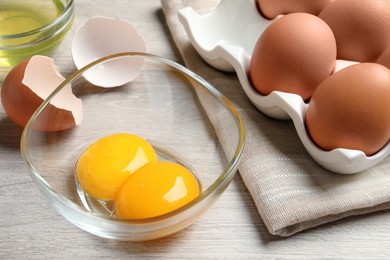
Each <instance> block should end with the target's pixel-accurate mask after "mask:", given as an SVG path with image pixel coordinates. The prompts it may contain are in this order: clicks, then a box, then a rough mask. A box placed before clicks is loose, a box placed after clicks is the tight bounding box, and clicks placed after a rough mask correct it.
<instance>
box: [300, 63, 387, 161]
mask: <svg viewBox="0 0 390 260" xmlns="http://www.w3.org/2000/svg"><path fill="white" fill-rule="evenodd" d="M389 111H390V70H389V69H387V68H386V67H384V66H382V65H380V64H376V63H360V64H356V65H352V66H350V67H347V68H345V69H342V70H340V71H338V72H336V73H334V74H333V75H332V76H330V77H329V78H328V79H327V80H325V81H324V82H322V83H321V85H320V86H319V87H318V88H317V89H316V91H315V92H314V94H313V96H312V98H311V100H310V103H309V106H308V109H307V113H306V127H307V131H308V133H309V135H310V136H311V138H312V140H313V141H314V143H316V144H317V146H318V147H320V148H321V149H323V150H332V149H335V148H347V149H355V150H361V151H363V152H364V153H366V155H368V156H370V155H373V154H375V153H376V152H377V151H379V150H380V149H381V148H382V147H383V146H384V145H385V144H386V143H387V142H388V140H389V138H390V116H389Z"/></svg>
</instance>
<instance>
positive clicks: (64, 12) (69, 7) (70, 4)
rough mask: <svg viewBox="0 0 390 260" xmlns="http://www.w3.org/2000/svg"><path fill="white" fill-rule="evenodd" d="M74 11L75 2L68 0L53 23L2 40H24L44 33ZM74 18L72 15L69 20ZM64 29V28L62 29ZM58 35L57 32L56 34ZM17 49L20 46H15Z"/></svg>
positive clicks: (0, 38)
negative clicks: (23, 38)
mask: <svg viewBox="0 0 390 260" xmlns="http://www.w3.org/2000/svg"><path fill="white" fill-rule="evenodd" d="M73 10H74V1H73V0H68V3H67V5H66V6H65V8H64V10H62V12H61V14H60V15H59V16H57V17H56V18H55V19H54V20H53V21H51V22H50V23H48V24H46V25H44V26H41V27H39V28H36V29H34V30H31V31H27V32H22V33H16V34H4V35H0V40H12V39H18V38H22V37H27V36H31V35H34V34H36V33H40V32H44V31H46V30H48V29H50V28H52V27H54V26H55V25H57V24H58V23H59V22H61V21H62V20H63V19H64V18H66V17H67V16H69V13H73ZM72 17H73V15H70V18H69V20H71V18H72ZM61 28H62V27H61ZM55 34H57V31H56V33H55ZM15 47H18V46H15Z"/></svg>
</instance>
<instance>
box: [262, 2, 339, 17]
mask: <svg viewBox="0 0 390 260" xmlns="http://www.w3.org/2000/svg"><path fill="white" fill-rule="evenodd" d="M332 1H334V0H257V5H258V7H259V9H260V11H261V13H262V14H263V15H264V16H265V17H266V18H268V19H273V18H275V17H276V16H278V15H282V14H290V13H297V12H303V13H310V14H314V15H318V14H319V13H320V12H321V11H322V9H323V8H324V7H325V6H326V5H328V4H329V3H330V2H332Z"/></svg>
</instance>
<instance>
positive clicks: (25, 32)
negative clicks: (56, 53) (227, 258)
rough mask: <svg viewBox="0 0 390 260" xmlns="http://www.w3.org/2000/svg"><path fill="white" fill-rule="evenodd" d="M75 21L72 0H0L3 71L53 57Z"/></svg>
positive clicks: (0, 44)
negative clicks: (41, 57)
mask: <svg viewBox="0 0 390 260" xmlns="http://www.w3.org/2000/svg"><path fill="white" fill-rule="evenodd" d="M73 18H74V2H73V0H1V1H0V69H8V68H11V67H13V66H14V65H16V64H18V63H20V62H21V61H22V60H24V59H26V58H28V57H30V56H32V55H36V54H41V55H50V54H51V53H52V51H53V50H54V49H55V48H56V47H57V46H58V44H59V43H60V42H61V40H62V39H63V37H64V36H65V34H66V33H67V32H68V31H69V29H70V27H71V25H72V22H73Z"/></svg>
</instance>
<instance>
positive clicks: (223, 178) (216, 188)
mask: <svg viewBox="0 0 390 260" xmlns="http://www.w3.org/2000/svg"><path fill="white" fill-rule="evenodd" d="M123 57H143V58H146V59H150V60H153V61H157V62H160V63H162V64H165V65H168V66H169V67H170V68H173V69H175V70H177V71H178V72H180V73H182V74H183V75H185V76H187V77H189V78H191V79H193V80H195V81H196V82H198V83H199V84H201V85H202V86H203V87H204V88H205V89H206V90H207V91H209V92H210V93H211V94H212V95H213V96H214V97H216V98H217V99H218V100H219V101H220V102H221V103H222V104H223V105H224V106H225V108H226V109H227V110H228V111H229V113H230V114H231V115H232V117H233V118H234V121H235V124H236V126H237V129H238V132H239V134H238V138H239V140H238V144H237V147H236V149H235V151H234V154H233V155H232V156H231V157H232V159H231V160H230V161H229V162H228V164H227V165H226V166H225V168H224V170H223V171H222V172H221V173H220V174H219V176H218V178H217V179H216V180H214V182H213V183H212V184H211V185H210V186H209V187H208V188H207V189H206V190H203V191H202V193H201V194H200V195H199V196H198V197H197V198H195V199H194V200H192V201H191V202H189V203H187V204H186V205H184V206H182V207H179V208H178V209H176V210H173V211H171V212H168V213H165V214H163V215H159V216H156V217H151V218H144V219H120V218H112V217H109V216H103V215H96V214H94V213H93V212H88V211H87V210H86V209H84V208H83V207H81V206H80V205H77V204H76V203H75V202H73V201H71V200H69V199H67V198H66V197H64V196H62V195H61V194H59V193H57V192H56V191H55V190H54V189H53V188H52V187H51V186H50V184H49V183H47V182H46V181H45V179H44V178H43V177H42V176H41V175H40V174H39V173H38V171H37V170H36V169H35V167H34V165H33V164H32V162H31V161H30V159H29V156H28V152H27V147H26V144H27V143H28V137H29V133H30V131H32V128H33V127H32V125H33V123H34V121H35V119H36V118H37V117H38V116H39V114H40V113H41V112H42V110H43V109H44V108H45V107H46V106H47V105H48V104H49V103H50V101H51V100H52V99H53V98H54V97H55V96H56V95H57V94H58V93H59V92H60V91H61V90H62V89H63V88H64V87H65V86H66V85H68V84H71V83H72V82H73V81H75V80H76V79H78V78H80V77H82V75H83V73H84V72H85V71H87V70H88V69H90V68H92V67H94V66H97V65H101V64H103V63H106V62H108V61H112V60H115V59H120V58H123ZM245 140H246V129H245V125H244V122H243V120H242V118H241V116H240V114H239V112H238V110H237V109H236V108H235V106H234V105H233V104H232V103H231V101H230V100H229V99H228V98H226V97H225V96H224V95H223V94H222V93H221V92H220V91H219V90H217V89H216V88H215V87H213V86H212V85H211V84H210V83H208V82H207V81H206V80H204V79H203V78H202V77H200V76H199V75H197V74H196V73H194V72H193V71H191V70H189V69H188V68H186V67H184V66H183V65H180V64H179V63H177V62H175V61H172V60H169V59H167V58H163V57H161V56H158V55H154V54H150V53H146V52H122V53H115V54H112V55H108V56H105V57H103V58H100V59H97V60H95V61H93V62H91V63H89V64H88V65H86V66H84V67H82V68H80V69H79V70H77V71H75V72H74V73H72V74H71V75H70V76H68V77H67V78H66V79H65V80H64V81H63V82H62V83H61V84H60V85H59V86H58V87H56V89H55V90H54V91H53V92H52V93H50V95H49V96H48V97H47V98H46V99H45V100H44V101H43V102H42V104H41V105H40V106H39V107H38V108H37V110H36V111H35V112H34V113H33V115H32V116H31V117H30V119H29V120H28V122H27V124H26V126H25V128H24V129H23V132H22V135H21V141H20V149H21V154H22V157H23V159H24V161H25V163H26V164H27V167H28V169H29V171H30V174H31V175H33V177H35V179H34V181H40V184H41V185H39V186H43V187H45V188H46V190H45V193H46V192H50V193H51V194H52V195H53V196H54V198H57V200H59V201H60V202H61V203H62V204H63V205H66V206H67V207H68V208H71V209H72V210H74V211H77V212H79V213H81V214H83V215H87V216H88V217H90V218H97V219H104V220H106V221H110V222H118V223H122V224H123V223H124V224H148V223H149V224H150V223H155V222H158V221H163V220H167V219H170V218H172V217H174V216H176V215H180V214H181V213H183V212H185V211H187V210H189V209H190V208H193V207H195V206H196V205H198V204H201V202H203V201H205V199H207V198H208V197H209V196H211V195H213V194H215V195H217V194H220V193H222V191H223V190H224V189H225V188H226V187H227V186H228V184H229V183H230V181H231V180H232V179H233V177H234V176H235V174H236V171H237V168H238V165H239V161H240V158H241V155H242V153H243V150H244V147H245Z"/></svg>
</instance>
